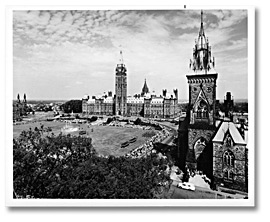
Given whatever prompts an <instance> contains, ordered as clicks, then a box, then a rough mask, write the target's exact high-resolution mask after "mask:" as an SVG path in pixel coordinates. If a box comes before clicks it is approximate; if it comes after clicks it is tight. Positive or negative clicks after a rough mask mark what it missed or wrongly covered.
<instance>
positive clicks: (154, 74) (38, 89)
mask: <svg viewBox="0 0 270 222" xmlns="http://www.w3.org/2000/svg"><path fill="white" fill-rule="evenodd" d="M8 17H9V23H8V28H9V30H10V35H9V36H8V37H9V43H10V46H11V50H9V53H8V55H9V61H10V62H9V63H8V66H7V67H8V73H9V74H8V76H9V80H8V81H9V83H10V85H9V86H11V87H9V89H10V90H9V94H8V95H9V96H7V97H6V98H7V99H10V101H9V104H10V107H9V108H8V109H7V110H8V112H10V114H9V115H10V117H11V118H10V121H8V122H7V125H8V126H9V127H8V128H9V130H8V131H7V132H8V137H7V139H8V142H7V147H6V149H8V151H7V153H8V155H9V156H8V159H9V160H8V165H9V168H8V170H7V174H8V182H7V187H6V190H7V191H6V202H7V203H8V205H9V206H22V205H24V206H254V199H255V193H254V182H255V181H254V166H255V161H254V160H255V158H254V155H255V154H254V148H255V147H254V110H255V108H254V90H255V89H254V76H255V73H254V56H255V54H254V29H255V25H254V24H255V23H254V19H255V18H254V8H252V7H246V6H243V7H240V6H238V7H226V8H222V7H207V8H206V7H193V8H190V7H189V8H186V7H185V6H184V7H182V8H180V7H169V8H168V7H163V8H162V7H129V8H127V7H107V8H106V7H99V8H98V7H92V8H91V7H85V8H84V7H62V8H61V7H57V8H52V9H48V7H47V8H46V7H38V8H35V7H11V8H9V10H8Z"/></svg>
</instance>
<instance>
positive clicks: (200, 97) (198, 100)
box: [192, 89, 210, 109]
mask: <svg viewBox="0 0 270 222" xmlns="http://www.w3.org/2000/svg"><path fill="white" fill-rule="evenodd" d="M201 101H204V102H205V103H206V104H207V106H208V107H209V106H210V105H209V102H208V100H207V97H206V96H205V93H204V91H203V89H201V91H200V92H199V94H198V96H197V98H196V100H195V102H194V105H193V107H192V109H196V107H198V105H199V103H200V102H201Z"/></svg>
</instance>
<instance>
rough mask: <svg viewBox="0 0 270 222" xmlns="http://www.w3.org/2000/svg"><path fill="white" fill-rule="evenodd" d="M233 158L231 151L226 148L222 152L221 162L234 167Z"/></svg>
mask: <svg viewBox="0 0 270 222" xmlns="http://www.w3.org/2000/svg"><path fill="white" fill-rule="evenodd" d="M234 160H235V157H234V155H233V152H232V151H230V150H226V151H225V152H224V154H223V164H224V165H227V166H231V167H234Z"/></svg>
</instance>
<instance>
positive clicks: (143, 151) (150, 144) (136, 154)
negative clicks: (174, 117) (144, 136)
mask: <svg viewBox="0 0 270 222" xmlns="http://www.w3.org/2000/svg"><path fill="white" fill-rule="evenodd" d="M161 127H162V130H161V131H159V132H158V133H157V134H156V135H154V136H152V137H151V138H150V139H149V140H147V141H146V142H145V143H144V144H143V145H141V146H139V147H137V148H135V149H134V150H132V151H131V152H129V153H127V154H126V156H127V157H132V158H141V157H143V156H147V155H149V154H150V153H154V152H155V150H154V149H153V148H154V143H158V142H162V141H163V140H164V139H166V138H167V137H168V136H169V135H170V132H169V131H168V130H167V129H166V128H165V127H163V126H161Z"/></svg>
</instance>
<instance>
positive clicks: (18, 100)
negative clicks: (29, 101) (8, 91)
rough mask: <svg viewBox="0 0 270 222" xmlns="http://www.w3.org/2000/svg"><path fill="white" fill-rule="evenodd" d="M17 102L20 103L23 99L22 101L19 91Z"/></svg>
mask: <svg viewBox="0 0 270 222" xmlns="http://www.w3.org/2000/svg"><path fill="white" fill-rule="evenodd" d="M17 102H18V103H20V102H21V101H20V94H19V93H18V95H17Z"/></svg>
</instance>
